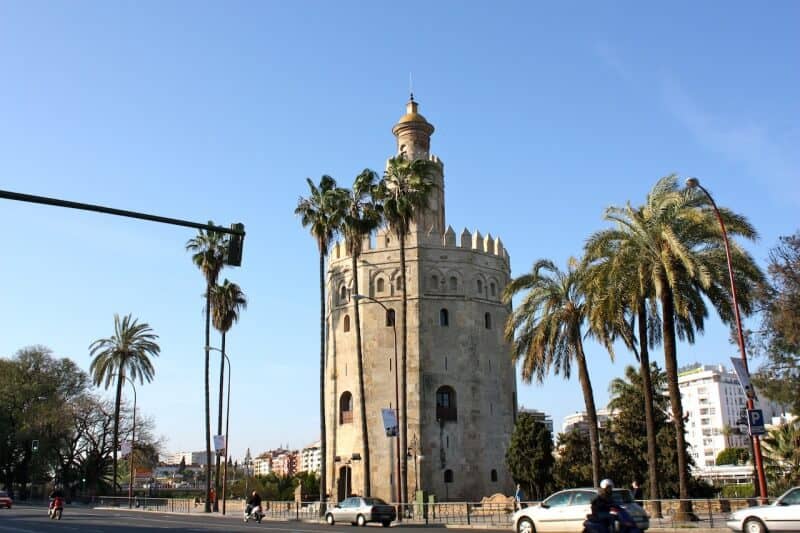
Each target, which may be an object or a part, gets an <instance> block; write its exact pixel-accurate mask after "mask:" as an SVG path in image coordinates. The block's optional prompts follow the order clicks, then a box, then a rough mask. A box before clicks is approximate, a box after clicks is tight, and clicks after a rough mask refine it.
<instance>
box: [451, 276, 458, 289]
mask: <svg viewBox="0 0 800 533" xmlns="http://www.w3.org/2000/svg"><path fill="white" fill-rule="evenodd" d="M450 290H451V291H457V290H458V278H457V277H455V276H450Z"/></svg>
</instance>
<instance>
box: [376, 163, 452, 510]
mask: <svg viewBox="0 0 800 533" xmlns="http://www.w3.org/2000/svg"><path fill="white" fill-rule="evenodd" d="M437 168H438V167H437V166H436V164H435V163H432V162H430V161H427V160H423V159H415V160H409V159H408V158H406V156H405V153H400V154H399V155H397V156H396V157H392V158H390V159H389V163H388V164H387V166H386V170H385V171H384V173H383V179H382V180H381V183H380V188H379V191H380V192H379V195H380V199H381V202H382V204H383V216H384V219H385V220H386V222H387V223H388V225H389V228H390V229H391V231H392V232H393V233H394V234H395V236H397V240H398V242H399V243H400V279H401V286H402V292H403V304H402V307H401V313H400V314H401V322H402V324H403V328H402V342H401V346H402V348H401V351H400V369H399V372H400V375H399V377H400V405H399V406H398V407H399V409H400V416H399V420H398V421H397V423H398V426H399V428H400V449H401V450H407V449H408V409H407V402H406V396H407V388H408V385H407V380H406V366H407V361H408V325H407V324H408V322H407V318H408V293H407V291H406V274H407V272H406V237H407V236H408V234H409V233H410V232H411V224H412V222H413V221H414V218H415V217H417V215H418V214H419V213H420V212H421V211H422V210H423V209H425V207H426V206H427V204H428V198H429V197H430V194H431V191H433V189H434V187H435V185H434V182H433V173H434V172H436V169H437ZM401 459H402V460H401V461H400V466H401V473H400V494H401V496H402V497H403V498H404V499H405V500H406V501H407V499H408V482H407V480H408V457H407V454H405V453H404V454H402V458H401ZM399 503H403V502H399Z"/></svg>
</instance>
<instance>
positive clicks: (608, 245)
mask: <svg viewBox="0 0 800 533" xmlns="http://www.w3.org/2000/svg"><path fill="white" fill-rule="evenodd" d="M637 216H641V210H639V211H638V212H637ZM623 237H624V235H623ZM633 244H634V243H632V242H630V241H629V240H627V239H624V238H620V234H619V232H617V231H615V230H604V231H600V232H597V233H595V234H594V235H592V236H591V237H590V238H589V240H588V241H587V243H586V246H585V259H584V260H585V262H586V263H587V265H586V271H587V276H586V284H585V285H586V287H585V291H586V294H587V299H588V300H589V301H590V305H589V310H590V317H589V320H590V322H591V323H592V330H593V331H595V332H600V333H599V335H598V336H599V337H600V338H601V341H602V342H603V344H604V345H605V346H606V347H607V348H608V350H609V351H610V352H611V350H613V341H614V340H615V339H617V338H620V339H622V340H623V341H624V343H625V345H626V346H627V347H628V348H629V349H630V350H631V351H633V352H634V355H635V356H636V359H637V360H638V361H639V370H640V374H641V388H642V391H641V393H642V396H643V398H644V414H645V432H646V435H647V466H648V476H647V477H648V484H649V491H648V498H649V499H650V500H658V499H659V485H658V479H659V474H658V472H659V469H658V453H657V444H656V437H657V435H656V424H655V417H654V414H655V411H654V409H655V408H654V401H653V399H654V392H653V383H652V377H651V374H650V355H649V348H650V346H652V345H655V343H657V342H660V335H659V333H658V332H659V327H660V319H659V316H658V310H657V308H656V306H655V305H654V299H653V296H654V291H653V286H652V283H651V282H650V278H649V277H648V276H647V271H648V269H647V265H646V261H644V260H643V259H642V258H643V257H644V255H643V254H640V253H639V251H638V250H636V248H635V247H634V246H633ZM634 327H636V328H637V331H636V332H635V331H634ZM637 333H638V341H639V342H638V350H637V347H636V336H637ZM655 511H656V514H658V515H660V509H659V508H656V510H655Z"/></svg>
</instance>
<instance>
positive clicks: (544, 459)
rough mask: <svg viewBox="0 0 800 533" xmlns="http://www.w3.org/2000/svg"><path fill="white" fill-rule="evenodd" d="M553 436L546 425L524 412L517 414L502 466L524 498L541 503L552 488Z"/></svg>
mask: <svg viewBox="0 0 800 533" xmlns="http://www.w3.org/2000/svg"><path fill="white" fill-rule="evenodd" d="M554 463H555V459H553V435H552V434H551V433H550V430H549V429H547V426H545V425H544V424H542V423H541V422H539V421H538V420H536V419H535V418H534V417H533V416H532V415H530V414H528V413H520V414H519V415H518V416H517V423H516V425H515V426H514V432H513V433H512V434H511V443H510V444H509V446H508V450H507V451H506V464H507V465H508V469H509V471H510V472H511V475H512V477H513V478H514V481H515V482H516V483H519V484H520V485H522V486H524V487H525V488H526V492H527V495H528V498H529V499H531V500H542V499H544V498H545V496H547V494H548V493H549V492H550V490H551V489H552V487H553V464H554Z"/></svg>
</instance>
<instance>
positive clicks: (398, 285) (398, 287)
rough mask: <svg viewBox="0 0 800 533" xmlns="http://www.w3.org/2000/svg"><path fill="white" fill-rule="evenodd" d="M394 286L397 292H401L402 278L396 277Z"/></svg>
mask: <svg viewBox="0 0 800 533" xmlns="http://www.w3.org/2000/svg"><path fill="white" fill-rule="evenodd" d="M395 286H396V287H397V290H398V291H402V290H403V276H398V277H397V281H395Z"/></svg>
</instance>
